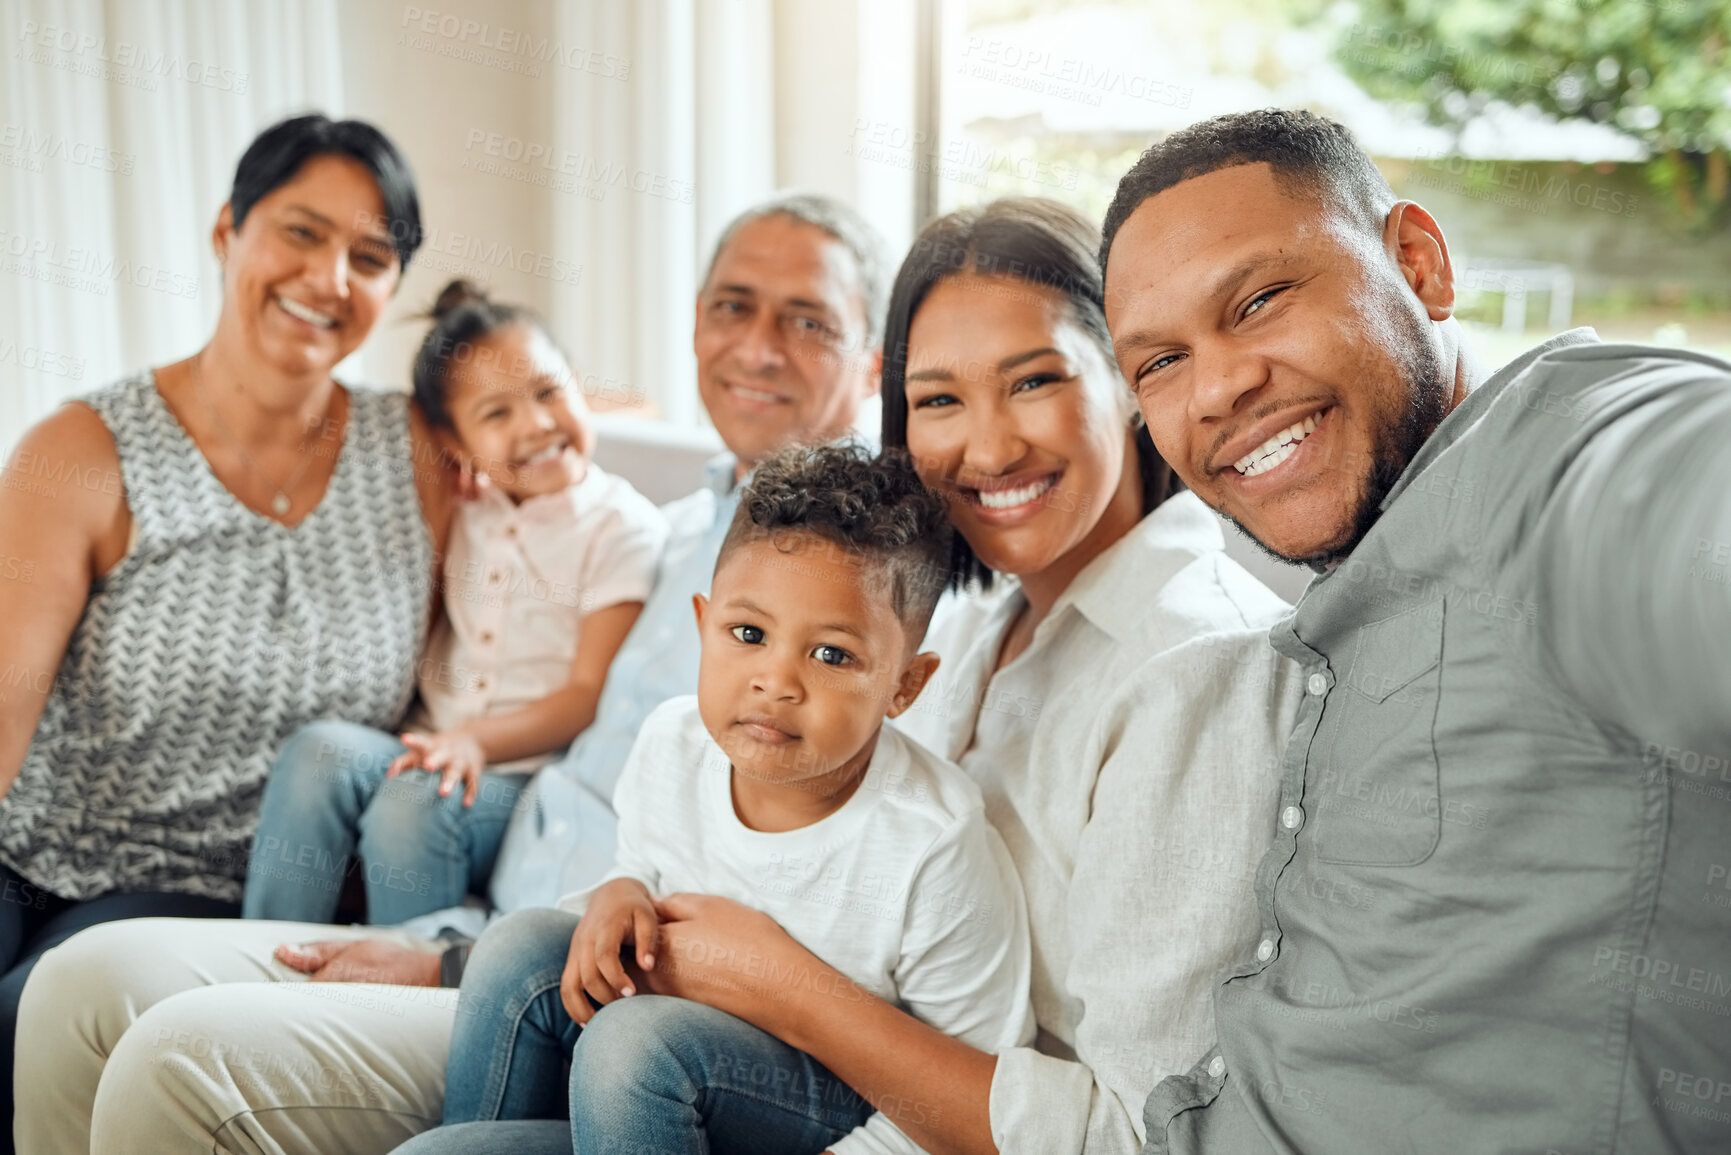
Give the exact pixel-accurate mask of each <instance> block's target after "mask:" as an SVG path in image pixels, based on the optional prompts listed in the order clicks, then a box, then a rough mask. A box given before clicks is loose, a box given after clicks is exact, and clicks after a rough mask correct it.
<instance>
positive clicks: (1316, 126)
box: [1100, 108, 1395, 270]
mask: <svg viewBox="0 0 1731 1155" xmlns="http://www.w3.org/2000/svg"><path fill="white" fill-rule="evenodd" d="M1258 162H1267V163H1268V164H1269V165H1270V166H1271V167H1273V169H1274V177H1275V179H1276V180H1277V181H1279V182H1280V184H1281V186H1282V188H1283V189H1284V190H1285V191H1286V192H1287V194H1288V195H1290V196H1295V197H1308V198H1315V199H1318V200H1321V201H1322V202H1323V203H1324V204H1325V205H1327V206H1328V207H1330V208H1332V209H1335V210H1337V211H1339V212H1341V213H1343V214H1344V215H1345V216H1346V218H1347V219H1348V220H1350V221H1352V222H1353V223H1354V224H1355V225H1357V226H1359V227H1360V228H1362V229H1365V230H1367V231H1368V232H1369V233H1370V235H1372V236H1376V237H1380V236H1381V235H1382V223H1383V220H1384V218H1386V217H1387V216H1388V210H1389V209H1391V208H1393V207H1394V203H1395V195H1394V190H1393V189H1391V188H1389V185H1388V180H1387V179H1386V178H1385V177H1384V176H1383V175H1382V173H1381V172H1379V171H1378V170H1377V167H1376V165H1374V164H1372V163H1371V159H1370V157H1368V156H1366V155H1365V152H1364V150H1363V149H1361V148H1359V147H1358V142H1357V141H1355V140H1354V139H1353V138H1352V133H1350V132H1348V131H1347V130H1346V128H1345V127H1344V126H1342V125H1339V124H1336V123H1335V122H1334V121H1332V120H1329V119H1328V118H1327V117H1323V116H1317V115H1316V114H1315V113H1310V112H1302V111H1298V110H1295V109H1284V108H1264V109H1259V110H1258V111H1256V112H1233V113H1228V114H1226V115H1225V116H1216V117H1213V118H1211V119H1209V120H1204V121H1201V122H1200V123H1198V124H1193V125H1191V126H1190V127H1189V128H1186V129H1181V130H1180V131H1178V132H1175V133H1173V134H1172V135H1171V136H1168V137H1167V138H1166V139H1165V140H1162V141H1161V142H1160V143H1158V144H1156V145H1153V146H1151V147H1150V148H1149V149H1148V151H1146V152H1144V153H1143V154H1142V156H1141V157H1140V158H1139V159H1138V160H1137V161H1136V163H1135V164H1133V165H1131V166H1130V171H1129V172H1127V173H1125V174H1124V179H1123V180H1121V181H1119V182H1118V193H1117V195H1116V196H1114V197H1113V198H1112V207H1111V208H1109V209H1107V210H1106V224H1105V227H1104V228H1103V229H1102V230H1101V233H1102V238H1101V242H1100V268H1101V269H1102V270H1104V269H1105V267H1106V258H1107V256H1108V255H1109V254H1110V253H1111V251H1112V241H1113V239H1114V238H1116V237H1117V235H1118V230H1119V229H1120V228H1122V227H1123V226H1124V222H1125V221H1126V220H1128V219H1129V218H1130V214H1131V213H1133V212H1135V211H1136V210H1137V209H1138V208H1139V207H1141V205H1142V202H1143V201H1145V200H1147V199H1148V198H1149V197H1151V196H1154V195H1155V194H1156V193H1161V192H1165V191H1166V190H1167V189H1169V188H1171V187H1172V186H1173V185H1175V184H1178V183H1180V182H1181V181H1187V180H1189V179H1191V178H1192V177H1198V176H1206V175H1207V174H1209V173H1211V172H1217V171H1219V170H1220V169H1223V168H1233V167H1235V166H1237V165H1241V164H1256V163H1258Z"/></svg>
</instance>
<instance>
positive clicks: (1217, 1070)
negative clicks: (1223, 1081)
mask: <svg viewBox="0 0 1731 1155" xmlns="http://www.w3.org/2000/svg"><path fill="white" fill-rule="evenodd" d="M1225 1073H1226V1060H1225V1059H1223V1058H1221V1057H1220V1056H1219V1055H1215V1056H1214V1057H1213V1058H1212V1059H1209V1060H1208V1074H1209V1075H1210V1076H1212V1077H1213V1078H1216V1079H1218V1078H1219V1077H1220V1076H1222V1075H1224V1074H1225Z"/></svg>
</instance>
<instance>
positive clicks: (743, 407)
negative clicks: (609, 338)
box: [15, 195, 888, 1155]
mask: <svg viewBox="0 0 1731 1155" xmlns="http://www.w3.org/2000/svg"><path fill="white" fill-rule="evenodd" d="M887 292H888V269H887V263H886V261H885V260H884V255H883V252H882V243H881V241H880V240H879V238H878V237H877V236H876V234H875V233H874V232H873V231H872V230H871V228H870V227H869V226H868V225H866V224H865V222H864V221H863V220H861V219H860V218H859V216H858V215H857V214H856V213H854V212H853V211H852V210H850V209H848V208H846V207H845V206H843V205H840V204H838V203H836V202H834V201H831V200H829V199H827V198H824V197H818V196H809V195H795V196H790V197H784V198H780V199H778V200H775V201H771V202H768V203H766V204H764V205H760V206H758V207H756V208H754V209H752V210H750V211H748V212H746V213H745V214H743V215H742V216H740V217H739V218H737V219H736V220H735V221H734V222H733V223H732V224H730V225H729V226H728V228H727V229H726V230H725V231H724V232H723V234H722V237H721V239H720V241H719V242H718V243H717V245H716V252H715V256H714V258H713V260H712V262H711V264H710V267H709V269H708V271H707V273H706V275H705V278H704V282H703V287H702V289H701V291H700V292H699V294H698V298H697V311H696V323H695V326H694V331H693V346H694V350H695V353H696V356H697V370H698V374H697V376H698V385H699V390H700V392H701V394H702V398H703V402H704V407H705V409H706V410H707V412H708V414H709V417H710V420H711V422H712V423H713V424H714V426H715V428H716V430H717V432H718V433H719V434H720V435H721V439H722V441H723V443H724V444H725V445H726V446H727V448H728V450H729V453H728V454H726V455H724V456H722V457H721V458H718V459H717V460H716V461H714V462H712V463H711V466H710V476H709V483H708V484H707V485H706V486H705V487H704V488H702V489H700V490H698V491H697V492H696V493H694V494H691V495H690V496H688V497H685V498H682V499H680V500H678V501H675V502H673V503H671V504H670V505H669V506H667V507H666V509H665V512H666V513H667V515H668V518H669V521H670V523H671V529H672V533H671V536H670V538H669V542H668V546H667V550H666V553H665V554H664V555H663V557H662V561H661V566H660V569H659V572H658V576H657V583H656V588H655V590H654V592H653V593H652V594H651V595H650V597H649V600H648V601H647V603H646V604H645V605H644V609H643V612H642V614H641V615H640V616H639V618H638V621H637V623H636V625H635V626H634V627H633V628H632V631H631V633H630V634H629V635H628V636H627V638H626V640H625V643H624V645H623V646H622V647H621V648H620V651H619V653H618V655H617V657H615V659H614V661H613V665H612V668H611V670H610V672H609V675H608V679H607V684H606V686H605V687H604V688H603V690H602V694H601V698H600V701H599V703H598V706H597V710H596V716H595V720H594V722H593V723H591V725H590V726H589V727H588V728H587V729H586V730H584V732H583V733H582V734H581V735H579V736H578V738H577V740H576V741H575V742H574V743H573V744H572V746H571V748H570V750H569V751H568V752H567V753H566V755H565V757H564V758H563V759H562V760H560V761H558V762H556V763H554V764H552V765H549V766H548V767H546V768H545V769H543V770H542V771H541V773H540V774H539V775H538V777H537V780H536V782H535V785H534V789H533V791H532V792H531V793H529V794H527V795H526V796H525V799H524V800H523V802H522V803H521V804H520V806H519V809H518V810H517V812H516V813H515V814H514V815H513V817H512V820H511V825H510V828H509V830H508V832H507V834H506V836H505V841H504V844H503V846H502V848H501V850H500V853H499V858H498V861H497V863H496V864H495V867H494V870H493V875H492V878H491V880H490V884H489V896H490V898H491V899H492V905H493V906H494V907H495V908H497V909H498V910H500V911H509V910H515V909H521V908H523V907H529V906H535V905H551V904H552V902H553V901H554V899H555V898H556V897H557V896H558V895H559V894H561V893H563V892H565V891H569V890H573V889H577V888H579V887H581V886H584V885H586V884H587V883H588V882H590V881H591V880H593V879H594V878H596V877H598V876H599V875H600V874H601V873H602V872H603V871H605V870H606V869H607V868H608V867H609V866H610V865H611V864H612V858H613V844H614V818H613V812H612V809H611V806H610V805H609V802H610V799H611V797H612V793H613V786H614V783H615V781H616V780H617V778H618V776H619V772H620V770H621V769H622V768H623V766H624V763H625V756H626V753H627V752H628V751H629V750H630V748H631V744H632V742H633V740H634V739H635V738H636V735H637V730H638V727H639V726H640V725H641V723H642V720H643V719H644V718H645V717H646V716H647V715H648V714H649V712H650V711H651V710H652V709H653V708H654V707H655V706H656V705H658V704H659V703H660V702H662V701H663V700H665V699H667V698H670V697H674V696H676V695H679V694H688V693H692V692H693V691H695V689H696V687H697V665H698V646H697V631H696V627H695V622H694V619H693V616H692V604H691V599H692V595H693V594H696V593H701V592H703V591H705V590H707V589H708V587H709V579H710V574H711V572H712V571H713V569H714V567H715V557H716V554H717V553H718V552H719V549H720V545H721V538H722V536H723V535H724V533H725V532H726V528H727V525H728V522H729V520H730V519H731V518H732V516H733V510H734V507H735V505H736V504H737V501H738V496H737V494H738V486H739V483H740V481H741V480H742V479H743V478H744V477H745V476H746V475H747V474H748V473H749V472H750V470H751V467H752V465H753V463H755V462H756V461H757V460H759V459H761V458H762V457H763V456H764V455H766V454H767V453H769V452H771V451H772V450H774V449H776V448H777V447H779V446H781V445H784V444H787V443H789V442H792V441H796V440H821V439H826V438H830V437H834V436H837V435H839V434H842V433H845V432H846V431H847V430H849V429H850V428H851V426H852V425H853V423H854V421H855V418H856V417H857V415H858V412H859V407H860V405H861V403H862V402H864V401H865V400H866V399H867V398H868V397H869V396H870V395H871V394H872V393H873V392H875V391H876V388H877V369H878V354H877V347H878V343H879V339H880V334H881V326H882V317H883V307H884V300H885V297H886V295H887ZM488 917H489V912H488V911H487V910H485V909H484V908H482V907H481V906H479V905H478V904H477V905H475V906H472V907H459V908H455V909H452V910H449V911H439V912H435V913H434V914H431V915H427V916H424V917H423V918H420V919H416V920H414V922H413V923H411V924H406V925H405V926H403V927H399V928H389V929H386V928H375V927H347V928H337V927H322V926H312V925H308V924H298V923H271V922H266V921H262V920H255V921H220V920H187V921H186V922H182V921H179V920H159V919H139V920H133V921H129V922H120V923H113V924H109V925H108V926H105V927H101V928H97V931H98V932H99V933H95V934H82V935H78V936H76V937H74V938H73V939H71V940H70V941H69V942H67V943H66V944H65V945H64V946H62V947H60V948H57V949H56V950H54V951H52V952H50V953H49V954H48V955H47V956H45V957H44V959H43V961H42V963H41V964H40V965H39V966H38V968H37V971H36V972H35V975H34V977H33V978H32V981H31V985H30V987H29V989H28V990H27V991H26V992H25V999H24V1004H23V1007H22V1009H21V1012H20V1019H19V1035H18V1038H19V1043H20V1046H22V1047H28V1049H29V1051H30V1054H31V1055H32V1062H31V1063H29V1064H26V1068H27V1070H25V1071H24V1073H23V1074H21V1076H20V1078H21V1082H20V1084H19V1088H18V1091H19V1099H18V1101H19V1103H20V1108H19V1110H18V1114H17V1120H16V1124H15V1131H16V1135H17V1138H18V1141H19V1143H20V1146H21V1149H27V1150H44V1151H47V1150H92V1149H94V1150H103V1151H109V1150H115V1151H118V1150H123V1149H124V1150H140V1151H157V1150H163V1151H166V1150H191V1149H198V1150H213V1149H214V1150H225V1149H228V1148H227V1147H225V1146H223V1144H224V1143H225V1142H227V1138H225V1137H232V1136H234V1135H238V1134H242V1133H244V1134H245V1135H246V1136H247V1141H248V1142H249V1143H252V1144H255V1145H257V1146H258V1147H261V1148H265V1149H270V1150H280V1151H287V1152H321V1153H325V1155H329V1153H331V1152H339V1151H353V1152H383V1151H388V1150H390V1149H391V1148H392V1147H394V1146H396V1145H397V1144H398V1143H400V1142H402V1141H403V1140H405V1139H407V1138H409V1137H410V1136H411V1135H413V1134H415V1133H417V1132H419V1131H421V1130H424V1129H426V1128H428V1127H431V1126H433V1125H435V1124H436V1123H438V1121H439V1104H440V1099H441V1097H442V1094H443V1086H444V1069H445V1055H446V1051H447V1049H448V1047H449V1043H450V1034H451V1028H452V1024H453V1021H454V1016H455V1004H456V1000H455V993H456V992H455V991H444V992H420V993H417V992H416V990H415V989H414V988H417V987H431V986H438V985H441V984H442V985H445V986H454V985H455V984H456V982H457V980H458V979H459V978H460V976H461V971H462V964H463V962H464V960H465V959H466V957H467V945H468V943H469V941H470V937H471V936H473V935H475V934H478V933H479V930H480V927H481V926H482V925H483V924H484V923H485V922H486V921H487V918H488ZM192 921H198V922H200V923H202V925H200V926H198V927H192V926H190V925H188V924H187V923H189V922H192ZM434 935H438V936H439V939H438V941H437V942H436V943H435V942H434V941H431V940H432V936H434ZM308 940H315V941H308ZM285 944H299V945H298V946H295V947H294V949H293V950H292V951H284V950H281V949H279V948H281V947H283V946H284V945H285ZM305 978H311V979H312V980H313V981H315V982H350V983H354V982H364V983H369V984H385V985H372V986H369V987H367V988H365V991H364V995H365V997H364V998H358V997H357V998H319V999H313V998H308V997H305V996H306V995H307V994H310V993H312V991H311V990H309V989H308V988H304V987H303V986H302V985H301V984H300V983H298V982H295V981H293V980H299V979H305ZM261 983H263V984H270V985H263V986H261V985H258V984H261ZM242 984H244V985H242ZM314 989H327V990H328V989H332V988H314ZM338 990H339V993H340V989H338ZM360 993H361V992H357V995H359V994H360ZM242 1007H244V1011H243V1010H241V1009H240V1008H242ZM380 1015H382V1016H383V1017H382V1018H380V1019H379V1022H378V1023H377V1024H376V1029H374V1028H371V1027H369V1026H368V1025H367V1024H368V1020H369V1016H380ZM142 1019H150V1020H151V1022H150V1023H148V1024H147V1023H146V1022H144V1021H138V1022H135V1020H142ZM156 1019H161V1020H162V1021H160V1022H156V1021H155V1020H156ZM171 1020H172V1021H171ZM191 1024H195V1025H191ZM134 1026H136V1027H137V1028H138V1029H137V1030H132V1029H131V1028H132V1027H134ZM230 1033H232V1037H224V1038H222V1039H219V1038H217V1036H219V1035H225V1036H226V1035H228V1034H230ZM181 1043H185V1045H186V1046H187V1047H188V1048H190V1050H189V1051H188V1052H187V1054H186V1055H185V1056H181V1058H184V1059H185V1061H184V1062H182V1061H180V1060H179V1059H176V1058H172V1057H171V1056H170V1055H169V1052H170V1051H174V1050H175V1049H176V1048H177V1047H178V1046H179V1045H180V1044H181ZM194 1051H196V1054H194V1053H193V1052H194ZM257 1055H266V1056H269V1059H270V1068H269V1072H268V1073H267V1074H266V1075H264V1076H263V1077H261V1076H260V1075H259V1074H258V1071H257V1069H256V1068H255V1067H253V1066H249V1065H248V1064H250V1063H252V1062H253V1060H252V1059H250V1058H249V1057H248V1056H257ZM231 1063H232V1064H233V1066H231ZM243 1068H244V1069H243ZM333 1070H341V1071H343V1072H344V1073H345V1077H344V1078H341V1079H332V1078H323V1077H319V1073H320V1072H326V1073H328V1072H330V1071H333ZM99 1085H100V1088H101V1095H100V1096H99V1095H98V1086H99ZM249 1149H250V1148H249Z"/></svg>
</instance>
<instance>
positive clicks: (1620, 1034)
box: [1144, 331, 1731, 1155]
mask: <svg viewBox="0 0 1731 1155" xmlns="http://www.w3.org/2000/svg"><path fill="white" fill-rule="evenodd" d="M1272 637H1273V641H1274V645H1275V646H1276V648H1277V649H1279V650H1280V651H1281V652H1282V653H1284V654H1286V655H1288V656H1290V657H1291V658H1293V659H1294V660H1295V661H1297V662H1298V663H1299V664H1300V665H1301V666H1302V667H1303V670H1304V674H1305V685H1306V690H1307V693H1306V696H1305V699H1304V702H1303V704H1302V705H1301V707H1300V709H1299V715H1298V720H1297V724H1296V727H1295V729H1294V731H1293V733H1292V737H1291V739H1290V741H1289V744H1288V746H1287V748H1286V751H1285V754H1284V763H1283V769H1282V786H1281V797H1280V801H1279V804H1278V809H1277V811H1276V813H1275V814H1273V815H1271V816H1270V818H1271V821H1272V822H1273V823H1274V825H1275V828H1276V830H1277V834H1276V837H1275V842H1274V845H1273V848H1272V849H1271V850H1270V851H1269V853H1268V855H1267V857H1266V858H1265V859H1264V860H1263V862H1262V864H1261V867H1260V868H1259V870H1258V874H1257V893H1258V900H1259V910H1260V918H1261V928H1260V933H1259V937H1258V939H1257V940H1256V941H1255V942H1253V943H1250V944H1248V947H1247V951H1246V955H1245V957H1244V959H1243V961H1242V963H1241V965H1239V966H1237V967H1236V968H1234V969H1233V970H1232V971H1230V972H1229V973H1228V976H1227V977H1225V978H1224V980H1223V981H1222V983H1221V985H1220V986H1219V987H1218V988H1217V990H1216V992H1215V1015H1216V1025H1217V1027H1218V1030H1219V1040H1220V1041H1219V1046H1218V1048H1217V1049H1216V1050H1215V1051H1213V1052H1211V1053H1210V1054H1208V1055H1205V1056H1203V1057H1202V1060H1201V1061H1200V1062H1199V1063H1198V1064H1197V1065H1196V1067H1195V1068H1194V1069H1192V1070H1191V1071H1190V1073H1188V1074H1186V1075H1181V1076H1174V1077H1171V1078H1168V1079H1166V1080H1165V1081H1163V1082H1162V1083H1161V1084H1160V1085H1159V1086H1158V1087H1156V1088H1155V1090H1154V1093H1153V1094H1152V1095H1151V1096H1150V1097H1149V1100H1148V1103H1147V1107H1146V1111H1145V1115H1144V1118H1145V1121H1146V1123H1147V1131H1148V1145H1147V1150H1148V1151H1149V1152H1161V1153H1165V1152H1172V1153H1174V1155H1177V1153H1184V1155H1192V1153H1199V1152H1200V1153H1205V1155H1240V1153H1263V1152H1274V1151H1278V1152H1289V1151H1301V1152H1309V1153H1316V1155H1353V1153H1358V1152H1363V1153H1365V1155H1372V1153H1374V1155H1389V1153H1393V1152H1439V1153H1440V1152H1449V1153H1454V1152H1493V1151H1494V1152H1523V1153H1531V1155H1564V1153H1566V1155H1583V1153H1588V1152H1596V1153H1602V1152H1628V1153H1631V1155H1633V1153H1641V1155H1646V1153H1648V1152H1663V1151H1689V1152H1709V1151H1711V1152H1722V1151H1731V365H1726V364H1725V363H1724V362H1721V361H1719V360H1716V359H1714V358H1711V357H1707V356H1700V355H1694V354H1690V353H1684V352H1679V351H1670V350H1661V349H1648V348H1641V347H1634V346H1619V345H1602V344H1599V343H1598V342H1597V341H1596V339H1595V338H1594V337H1593V335H1592V334H1591V332H1590V331H1576V332H1572V333H1567V334H1564V335H1562V336H1561V337H1558V338H1556V339H1555V340H1553V341H1551V342H1549V343H1547V344H1546V345H1543V346H1540V347H1539V348H1538V349H1536V350H1534V351H1532V352H1531V353H1529V354H1527V355H1526V356H1524V357H1523V358H1521V359H1520V360H1518V361H1516V362H1514V363H1513V364H1511V365H1510V366H1508V367H1506V368H1505V369H1503V370H1502V371H1500V372H1499V373H1497V374H1496V375H1495V376H1494V377H1492V378H1491V379H1490V380H1489V381H1487V382H1486V383H1485V384H1483V385H1482V386H1481V387H1479V388H1478V389H1477V390H1475V391H1473V392H1472V393H1471V394H1470V395H1469V396H1468V397H1467V398H1466V400H1465V401H1463V402H1462V403H1461V405H1460V406H1459V407H1457V409H1456V410H1455V411H1454V412H1453V413H1452V414H1450V415H1449V417H1448V418H1447V419H1446V420H1445V421H1444V422H1443V424H1442V426H1441V427H1440V428H1439V429H1438V431H1437V433H1436V434H1435V435H1434V436H1433V437H1432V438H1431V439H1430V441H1429V442H1428V443H1426V445H1425V446H1424V447H1423V449H1422V450H1421V451H1420V452H1419V454H1418V456H1417V457H1415V458H1414V460H1413V462H1412V463H1411V465H1410V466H1409V467H1408V468H1407V470H1406V472H1405V474H1404V475H1403V476H1402V477H1401V479H1400V482H1399V483H1398V484H1397V486H1396V487H1395V489H1394V490H1393V492H1392V493H1391V494H1390V495H1389V497H1388V499H1387V501H1386V502H1385V503H1384V506H1383V513H1382V516H1381V518H1380V520H1379V521H1378V522H1377V523H1376V525H1375V527H1374V528H1373V529H1372V530H1371V531H1370V533H1369V534H1368V535H1367V536H1366V537H1365V539H1364V540H1363V542H1361V543H1360V544H1359V546H1358V547H1357V548H1356V549H1355V550H1354V551H1353V553H1352V554H1351V556H1350V557H1348V558H1347V559H1346V560H1345V561H1343V562H1342V563H1340V564H1339V565H1338V566H1336V567H1335V568H1334V569H1333V570H1332V571H1330V572H1329V573H1327V574H1325V575H1323V576H1321V577H1318V578H1317V579H1316V580H1315V581H1314V582H1313V583H1312V584H1311V586H1310V588H1309V589H1308V590H1307V591H1306V592H1305V595H1304V598H1303V599H1302V600H1301V601H1300V603H1299V605H1298V608H1297V610H1296V611H1295V613H1294V615H1293V616H1292V617H1291V618H1290V619H1288V620H1287V621H1286V622H1284V623H1282V624H1281V625H1279V626H1277V627H1276V628H1275V630H1274V632H1273V635H1272Z"/></svg>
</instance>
